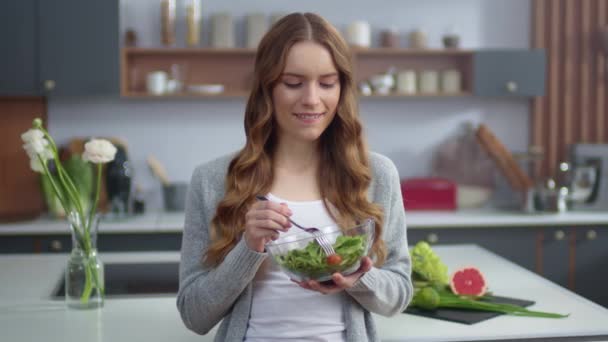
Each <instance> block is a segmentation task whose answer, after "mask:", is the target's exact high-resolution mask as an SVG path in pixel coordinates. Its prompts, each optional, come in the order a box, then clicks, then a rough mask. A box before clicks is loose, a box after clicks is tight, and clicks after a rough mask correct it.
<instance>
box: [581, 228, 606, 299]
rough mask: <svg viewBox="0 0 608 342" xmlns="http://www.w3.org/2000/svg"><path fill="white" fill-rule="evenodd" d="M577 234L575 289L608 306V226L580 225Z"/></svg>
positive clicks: (584, 295)
mask: <svg viewBox="0 0 608 342" xmlns="http://www.w3.org/2000/svg"><path fill="white" fill-rule="evenodd" d="M574 233H575V234H576V247H575V248H576V252H575V253H576V271H575V272H576V277H575V282H574V291H575V292H576V293H578V294H580V295H581V296H583V297H586V298H588V299H590V300H592V301H594V302H596V303H598V304H600V305H603V306H605V307H606V308H608V291H607V290H606V284H608V272H606V270H608V227H606V226H604V227H580V228H576V229H575V230H574Z"/></svg>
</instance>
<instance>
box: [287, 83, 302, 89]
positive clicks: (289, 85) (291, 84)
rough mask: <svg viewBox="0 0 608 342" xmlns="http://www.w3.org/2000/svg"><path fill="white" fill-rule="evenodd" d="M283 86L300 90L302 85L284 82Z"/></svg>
mask: <svg viewBox="0 0 608 342" xmlns="http://www.w3.org/2000/svg"><path fill="white" fill-rule="evenodd" d="M283 84H285V86H286V87H287V88H298V87H299V86H301V85H302V83H289V82H283Z"/></svg>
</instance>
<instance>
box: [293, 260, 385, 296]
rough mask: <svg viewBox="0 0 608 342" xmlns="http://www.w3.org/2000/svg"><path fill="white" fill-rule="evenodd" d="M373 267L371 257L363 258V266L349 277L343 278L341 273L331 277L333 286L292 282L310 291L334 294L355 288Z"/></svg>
mask: <svg viewBox="0 0 608 342" xmlns="http://www.w3.org/2000/svg"><path fill="white" fill-rule="evenodd" d="M372 265H373V263H372V259H370V258H369V257H363V258H362V259H361V266H359V269H358V270H357V271H356V272H355V273H352V274H349V275H347V276H343V275H341V274H340V273H334V274H333V275H332V277H331V280H333V282H334V283H333V284H331V285H325V284H321V283H319V282H318V281H315V280H308V281H295V280H292V281H293V282H294V283H296V284H298V285H300V286H301V287H303V288H305V289H308V290H313V291H318V292H321V293H322V294H332V293H337V292H340V291H342V290H344V289H348V288H351V287H353V286H354V285H355V283H356V282H357V280H359V278H361V277H362V276H363V274H365V273H366V272H367V271H369V270H371V269H372Z"/></svg>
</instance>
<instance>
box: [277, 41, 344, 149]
mask: <svg viewBox="0 0 608 342" xmlns="http://www.w3.org/2000/svg"><path fill="white" fill-rule="evenodd" d="M272 100H273V104H274V115H275V119H276V121H277V123H278V138H279V141H280V142H282V143H284V142H287V141H290V142H315V141H317V139H319V137H320V136H321V134H322V133H323V131H325V129H326V128H327V126H329V124H330V123H331V120H332V119H333V118H334V116H335V114H336V107H337V106H338V102H339V100H340V76H339V74H338V70H337V69H336V66H335V65H334V62H333V59H332V56H331V54H330V53H329V51H328V50H327V49H326V48H325V47H323V46H322V45H320V44H318V43H315V42H312V41H302V42H298V43H295V44H294V45H293V46H292V47H291V48H290V49H289V52H288V53H287V59H286V63H285V68H284V70H283V72H282V73H281V76H280V77H279V80H278V81H277V84H276V85H275V87H274V89H273V91H272Z"/></svg>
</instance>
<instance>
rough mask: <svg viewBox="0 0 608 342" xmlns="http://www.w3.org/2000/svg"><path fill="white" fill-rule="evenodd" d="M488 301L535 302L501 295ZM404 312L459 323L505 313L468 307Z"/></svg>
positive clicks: (415, 309)
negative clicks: (475, 309)
mask: <svg viewBox="0 0 608 342" xmlns="http://www.w3.org/2000/svg"><path fill="white" fill-rule="evenodd" d="M488 302H490V303H500V304H514V305H519V306H523V307H528V306H530V305H532V304H534V302H533V301H531V300H524V299H516V298H509V297H499V296H492V298H491V299H490V300H488ZM404 313H408V314H412V315H418V316H424V317H430V318H436V319H442V320H445V321H450V322H457V323H463V324H475V323H479V322H481V321H485V320H487V319H490V318H493V317H496V316H500V315H504V314H503V313H498V312H489V311H474V310H467V309H451V308H439V309H437V310H434V311H429V310H422V309H419V308H407V309H406V310H405V311H404Z"/></svg>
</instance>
